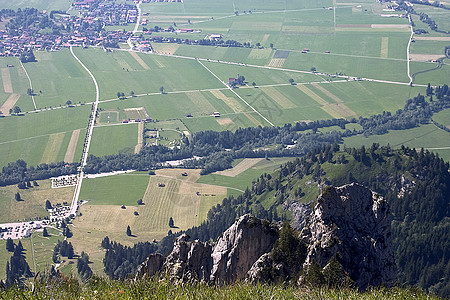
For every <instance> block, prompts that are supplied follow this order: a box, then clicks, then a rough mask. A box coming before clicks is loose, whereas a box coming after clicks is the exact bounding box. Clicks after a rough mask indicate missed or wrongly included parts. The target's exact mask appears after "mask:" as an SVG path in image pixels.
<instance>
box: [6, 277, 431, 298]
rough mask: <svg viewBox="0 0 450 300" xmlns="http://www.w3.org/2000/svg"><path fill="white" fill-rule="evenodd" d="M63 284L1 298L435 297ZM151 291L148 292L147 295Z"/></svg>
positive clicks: (261, 287)
mask: <svg viewBox="0 0 450 300" xmlns="http://www.w3.org/2000/svg"><path fill="white" fill-rule="evenodd" d="M69 282H70V281H67V282H66V283H65V284H60V285H59V286H57V285H56V283H55V284H54V285H53V286H52V287H51V288H50V289H48V288H47V287H46V286H45V285H44V284H38V285H37V286H36V288H35V289H33V292H32V291H26V290H18V289H12V290H9V291H6V292H1V293H0V296H3V297H5V298H26V299H41V298H43V297H48V298H56V299H57V298H64V299H80V298H82V299H89V298H95V299H111V298H112V297H113V298H115V299H134V298H142V297H151V298H154V299H305V300H309V299H311V300H312V299H352V300H353V299H362V300H375V299H376V300H384V299H408V298H414V299H418V300H422V299H427V300H428V299H429V300H432V299H437V298H435V297H433V296H431V295H429V294H425V293H423V292H421V291H419V290H414V289H400V288H392V289H385V288H380V289H373V290H370V291H367V292H365V293H360V292H357V291H354V290H339V289H333V290H332V289H316V288H306V287H303V288H300V289H299V288H297V287H292V286H289V287H283V286H281V285H266V284H256V285H251V284H245V283H236V284H233V285H225V286H221V287H215V286H208V285H206V284H197V285H195V284H194V285H191V284H178V285H176V284H174V283H173V281H171V280H170V279H168V278H163V279H162V280H158V279H157V278H155V279H151V280H140V281H137V282H132V281H125V282H122V281H111V280H105V279H95V281H94V280H93V281H91V282H89V283H88V284H81V285H80V284H78V283H74V282H73V281H72V282H71V283H69ZM149 295H151V296H149Z"/></svg>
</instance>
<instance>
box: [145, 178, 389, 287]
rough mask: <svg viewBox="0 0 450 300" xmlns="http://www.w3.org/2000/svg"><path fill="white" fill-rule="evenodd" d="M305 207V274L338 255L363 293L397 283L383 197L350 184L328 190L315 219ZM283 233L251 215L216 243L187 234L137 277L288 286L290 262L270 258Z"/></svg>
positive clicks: (277, 226)
mask: <svg viewBox="0 0 450 300" xmlns="http://www.w3.org/2000/svg"><path fill="white" fill-rule="evenodd" d="M299 207H300V208H301V214H302V216H303V215H304V222H302V223H303V225H302V227H303V229H302V231H301V233H300V238H301V239H302V241H303V242H305V243H306V244H307V245H308V249H307V256H306V260H305V263H304V264H303V268H304V269H305V270H307V268H308V266H309V265H310V264H311V263H312V261H313V260H315V261H316V262H317V263H318V264H319V265H320V266H321V267H322V268H324V267H326V266H327V264H328V263H329V261H330V259H331V258H332V257H334V258H335V259H336V260H337V261H338V262H339V263H340V264H341V266H342V268H343V271H345V272H346V273H347V274H348V275H349V276H350V278H351V279H352V280H353V281H354V284H355V285H356V286H357V287H359V288H360V289H362V290H364V289H365V288H366V287H367V286H369V285H373V286H379V285H381V284H385V285H387V286H389V285H390V284H391V283H393V281H394V280H395V264H394V255H393V253H394V251H393V249H392V243H391V232H390V228H391V227H390V222H391V216H390V213H389V206H388V204H387V203H386V201H385V200H384V199H383V198H382V197H380V196H379V195H377V194H375V193H373V192H372V191H370V190H369V189H367V188H365V187H363V186H360V185H358V184H350V185H345V186H342V187H339V188H335V187H326V188H324V190H323V192H322V194H321V195H320V196H319V198H318V200H317V204H316V205H315V207H314V209H312V210H311V212H310V214H309V215H307V214H306V213H305V212H307V211H308V209H307V208H306V207H304V206H299ZM302 218H303V217H302ZM279 232H280V224H275V223H270V222H269V221H264V220H260V219H257V218H255V217H253V216H251V215H245V216H242V217H241V218H239V219H238V220H237V221H236V222H235V223H234V224H233V225H232V226H231V227H230V228H228V229H227V230H226V231H225V232H224V233H223V234H222V235H221V236H220V237H219V238H218V240H217V241H216V242H215V243H214V244H209V243H203V242H199V241H191V240H190V239H189V236H187V235H186V234H184V235H182V236H180V237H179V238H178V239H177V240H176V241H175V244H174V248H173V251H172V252H171V253H170V254H169V255H168V256H167V258H166V259H164V258H163V257H162V256H161V255H158V254H156V255H151V256H149V258H148V259H147V260H146V261H145V262H144V263H143V264H142V266H141V267H140V268H139V271H138V275H137V276H142V275H145V276H151V275H154V274H156V273H158V272H162V273H165V274H167V275H169V276H170V277H171V278H173V279H174V280H181V281H204V282H208V283H214V284H225V283H231V282H233V281H236V280H247V281H249V282H256V281H277V282H285V281H286V280H289V278H291V275H293V274H290V273H291V272H290V269H289V268H288V267H286V266H287V265H286V264H285V262H283V261H278V262H277V263H275V262H274V261H272V258H271V255H270V252H271V251H272V249H273V247H274V244H275V241H276V240H277V239H278V236H279ZM302 262H303V260H302V261H301V262H299V264H301V263H302ZM296 272H297V271H296ZM301 279H302V278H300V283H301Z"/></svg>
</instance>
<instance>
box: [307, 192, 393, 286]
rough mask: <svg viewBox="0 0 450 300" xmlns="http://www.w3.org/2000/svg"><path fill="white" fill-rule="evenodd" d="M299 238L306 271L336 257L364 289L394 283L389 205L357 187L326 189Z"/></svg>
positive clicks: (323, 264)
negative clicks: (305, 249) (303, 243)
mask: <svg viewBox="0 0 450 300" xmlns="http://www.w3.org/2000/svg"><path fill="white" fill-rule="evenodd" d="M301 236H302V238H303V239H304V240H305V241H306V243H307V244H308V245H309V246H308V255H307V258H306V260H305V263H304V268H307V267H308V265H310V264H311V262H312V260H315V261H316V262H317V263H318V264H319V265H320V266H321V267H325V266H326V264H327V263H328V261H329V260H330V258H331V257H335V258H336V259H337V260H338V261H339V263H340V264H341V265H342V267H343V268H344V270H345V271H346V272H347V273H348V275H349V276H350V278H351V279H352V280H353V281H354V284H355V285H356V286H357V287H358V288H360V289H362V290H364V289H365V288H367V286H369V285H373V286H379V285H382V284H384V285H387V286H389V285H390V284H392V283H393V281H394V280H395V278H396V275H395V274H396V272H395V264H394V251H393V248H392V241H391V215H390V212H389V205H388V203H387V202H386V201H385V200H384V199H383V198H382V197H381V196H380V195H378V194H376V193H374V192H372V191H371V190H369V189H368V188H365V187H363V186H361V185H359V184H356V183H352V184H349V185H344V186H342V187H339V188H336V187H331V186H330V187H326V188H324V190H323V191H322V193H321V195H320V196H319V198H318V200H317V204H316V205H315V207H314V209H313V210H312V213H311V214H310V216H309V220H308V221H307V225H306V227H304V228H303V230H302V232H301Z"/></svg>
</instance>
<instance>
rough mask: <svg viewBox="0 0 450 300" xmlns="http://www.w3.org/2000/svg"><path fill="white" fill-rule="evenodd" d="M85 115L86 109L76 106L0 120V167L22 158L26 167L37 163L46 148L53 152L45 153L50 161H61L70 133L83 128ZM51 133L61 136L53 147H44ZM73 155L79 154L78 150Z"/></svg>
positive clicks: (86, 113) (88, 110) (88, 109)
mask: <svg viewBox="0 0 450 300" xmlns="http://www.w3.org/2000/svg"><path fill="white" fill-rule="evenodd" d="M89 112H90V107H88V106H79V107H74V108H69V109H56V110H50V111H44V112H39V113H31V114H26V115H24V116H11V117H6V118H3V119H1V120H0V132H2V135H1V136H0V165H2V166H4V165H7V164H8V163H9V162H12V161H16V160H17V159H24V160H25V161H26V162H27V163H28V164H29V165H37V164H40V163H41V161H42V160H43V156H44V152H45V150H46V149H49V150H51V151H53V153H46V155H49V157H50V158H51V161H53V162H55V161H61V160H63V159H64V155H65V151H66V150H67V145H68V143H69V139H70V134H71V133H72V131H73V130H75V129H80V128H84V127H85V126H86V124H87V119H88V116H89ZM54 134H61V135H64V138H63V140H62V141H61V143H60V144H57V145H55V146H56V147H53V148H52V147H51V148H47V146H48V143H49V139H50V138H51V137H52V135H54ZM83 138H84V136H83ZM78 144H80V143H78ZM49 146H51V145H49ZM77 154H78V155H81V151H78V152H77Z"/></svg>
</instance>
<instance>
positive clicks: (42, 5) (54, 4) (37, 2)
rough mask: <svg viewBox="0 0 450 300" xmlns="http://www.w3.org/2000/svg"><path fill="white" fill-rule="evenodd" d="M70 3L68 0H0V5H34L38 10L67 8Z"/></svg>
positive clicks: (14, 6) (8, 6)
mask: <svg viewBox="0 0 450 300" xmlns="http://www.w3.org/2000/svg"><path fill="white" fill-rule="evenodd" d="M71 4H72V2H71V1H70V0H14V1H9V0H0V7H1V8H9V9H18V8H22V9H23V8H26V7H34V8H37V9H39V10H52V9H53V10H68V9H69V8H70V6H71Z"/></svg>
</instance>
